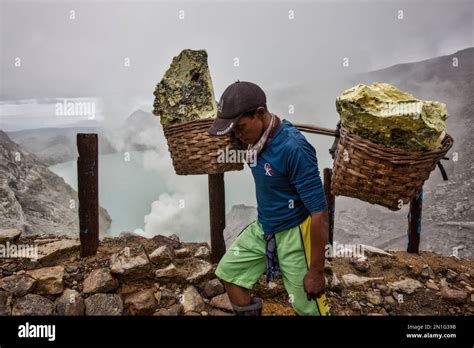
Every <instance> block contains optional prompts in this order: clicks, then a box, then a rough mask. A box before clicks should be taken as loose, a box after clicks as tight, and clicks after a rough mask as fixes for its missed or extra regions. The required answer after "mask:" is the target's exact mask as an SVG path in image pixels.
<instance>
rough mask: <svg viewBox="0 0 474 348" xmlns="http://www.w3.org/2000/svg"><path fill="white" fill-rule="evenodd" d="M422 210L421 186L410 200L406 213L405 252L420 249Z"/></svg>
mask: <svg viewBox="0 0 474 348" xmlns="http://www.w3.org/2000/svg"><path fill="white" fill-rule="evenodd" d="M422 210H423V188H422V189H421V190H420V191H419V192H418V193H417V194H416V195H415V197H413V198H412V199H411V200H410V212H409V213H408V247H407V252H409V253H417V254H418V252H419V249H420V238H421V216H422Z"/></svg>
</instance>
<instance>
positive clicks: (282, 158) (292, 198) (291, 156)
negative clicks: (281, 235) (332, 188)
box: [250, 119, 326, 235]
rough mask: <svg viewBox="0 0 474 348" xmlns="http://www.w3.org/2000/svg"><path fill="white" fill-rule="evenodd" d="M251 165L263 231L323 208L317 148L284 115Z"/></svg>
mask: <svg viewBox="0 0 474 348" xmlns="http://www.w3.org/2000/svg"><path fill="white" fill-rule="evenodd" d="M250 168H251V170H252V175H253V177H254V180H255V188H256V195H257V212H258V220H259V221H260V223H261V224H262V226H263V231H264V233H265V235H270V234H274V233H278V232H281V231H283V230H286V229H288V228H291V227H294V226H296V225H298V224H300V223H301V222H303V221H304V220H305V219H306V218H307V217H308V215H309V214H313V213H314V212H319V211H323V210H325V209H326V197H325V195H324V190H323V186H322V183H321V178H320V175H319V169H318V161H317V159H316V150H315V149H314V147H313V146H312V145H311V144H310V143H309V142H308V141H307V140H306V138H305V137H304V136H303V134H301V133H300V131H299V130H298V129H296V128H295V127H294V126H293V125H292V124H291V123H290V122H289V121H287V120H286V119H283V120H282V122H281V124H280V126H279V128H278V129H277V130H276V131H275V134H274V135H273V138H272V139H270V141H269V142H268V143H267V144H266V145H265V148H264V149H263V150H262V152H261V153H260V154H259V155H258V158H257V163H256V165H255V166H254V167H252V166H251V167H250Z"/></svg>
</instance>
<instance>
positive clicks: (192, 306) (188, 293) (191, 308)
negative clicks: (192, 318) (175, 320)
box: [181, 285, 206, 313]
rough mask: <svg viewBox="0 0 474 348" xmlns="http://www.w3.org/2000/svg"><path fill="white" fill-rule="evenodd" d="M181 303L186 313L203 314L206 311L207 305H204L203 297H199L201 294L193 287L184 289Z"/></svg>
mask: <svg viewBox="0 0 474 348" xmlns="http://www.w3.org/2000/svg"><path fill="white" fill-rule="evenodd" d="M181 302H182V305H183V310H184V313H187V312H201V311H203V310H204V309H206V304H205V303H204V301H203V299H202V297H201V295H199V292H198V291H197V290H196V288H195V287H194V286H192V285H190V286H188V287H187V288H186V289H184V291H183V294H182V298H181Z"/></svg>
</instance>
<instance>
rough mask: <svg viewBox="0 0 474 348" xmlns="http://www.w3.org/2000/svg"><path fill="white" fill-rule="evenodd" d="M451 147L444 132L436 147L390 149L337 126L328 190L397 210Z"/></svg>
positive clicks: (419, 186) (417, 189) (420, 186)
mask: <svg viewBox="0 0 474 348" xmlns="http://www.w3.org/2000/svg"><path fill="white" fill-rule="evenodd" d="M452 146H453V139H452V138H451V136H449V135H448V134H446V135H445V137H444V139H443V141H442V146H441V148H440V149H436V150H425V151H423V150H421V151H411V150H407V149H401V148H390V147H387V146H384V145H379V144H375V143H373V142H371V141H369V140H367V139H364V138H361V137H360V136H357V135H355V134H351V133H350V132H349V130H348V129H347V128H346V127H344V125H341V129H340V140H339V144H338V146H337V149H336V153H335V160H334V167H333V174H332V184H331V191H332V193H333V194H334V195H340V196H348V197H354V198H358V199H361V200H363V201H366V202H369V203H372V204H379V205H381V206H384V207H387V208H389V209H390V210H399V209H400V208H401V207H402V203H403V204H407V203H408V202H409V201H410V199H411V198H413V197H414V196H415V195H416V193H417V192H418V191H419V190H420V189H421V188H422V187H423V183H424V182H425V180H427V179H428V177H429V176H430V173H431V171H432V170H433V169H435V167H436V163H437V162H438V161H439V160H440V159H441V158H443V157H444V156H445V155H446V153H447V152H448V150H449V149H450V148H451V147H452Z"/></svg>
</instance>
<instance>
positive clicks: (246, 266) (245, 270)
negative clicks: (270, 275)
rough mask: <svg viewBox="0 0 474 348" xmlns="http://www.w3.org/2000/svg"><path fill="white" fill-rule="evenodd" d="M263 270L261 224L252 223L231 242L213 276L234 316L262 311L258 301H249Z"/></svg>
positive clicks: (263, 253) (263, 249) (263, 247)
mask: <svg viewBox="0 0 474 348" xmlns="http://www.w3.org/2000/svg"><path fill="white" fill-rule="evenodd" d="M264 271H265V240H264V239H263V229H262V225H261V224H260V223H259V222H258V221H254V222H253V223H251V224H250V225H248V226H247V227H246V228H245V229H244V230H243V231H242V232H241V233H240V235H239V236H238V237H237V239H236V240H235V241H234V243H232V245H231V246H230V248H229V250H227V252H226V253H225V254H224V256H223V257H222V259H221V261H220V262H219V264H218V266H217V269H216V275H217V277H219V278H220V279H221V280H222V281H223V283H224V286H225V288H226V291H227V295H228V296H229V300H230V302H231V303H232V305H233V308H234V310H235V311H236V313H237V314H242V315H254V314H257V313H258V312H261V307H262V304H261V300H260V299H258V298H252V297H251V295H250V289H252V287H253V285H254V284H255V282H256V281H257V280H258V279H259V278H260V277H261V275H262V274H263V272H264Z"/></svg>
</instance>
